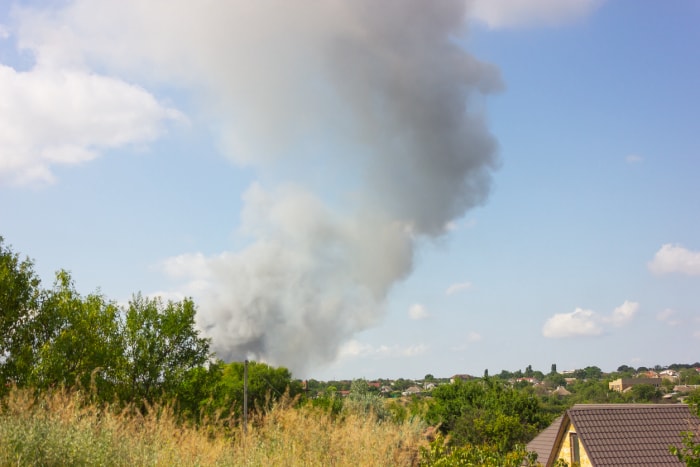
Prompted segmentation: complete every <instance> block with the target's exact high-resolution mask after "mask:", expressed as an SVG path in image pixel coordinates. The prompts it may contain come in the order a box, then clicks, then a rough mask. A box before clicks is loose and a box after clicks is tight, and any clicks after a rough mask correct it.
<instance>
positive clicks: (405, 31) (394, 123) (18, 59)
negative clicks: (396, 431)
mask: <svg viewBox="0 0 700 467" xmlns="http://www.w3.org/2000/svg"><path fill="white" fill-rule="evenodd" d="M313 3H314V2H307V1H301V0H300V1H298V2H297V3H294V4H291V3H290V4H289V9H287V10H285V9H280V8H279V7H276V6H274V5H272V4H271V3H266V2H259V3H256V4H255V6H251V5H248V4H247V3H246V2H240V3H238V2H231V3H230V4H227V5H224V6H222V5H220V4H219V5H218V6H211V5H210V7H211V8H201V9H197V8H196V7H192V6H191V3H190V2H186V1H176V2H152V3H150V4H149V5H148V6H140V2H138V1H136V0H134V1H121V2H117V1H112V0H100V1H97V2H95V1H92V2H88V1H65V2H63V1H62V2H15V3H12V4H10V5H8V4H3V6H2V7H0V25H1V26H0V235H2V236H3V237H4V238H5V241H6V242H7V243H9V244H10V245H12V246H13V248H14V250H15V251H19V252H22V253H24V254H27V255H29V256H30V257H32V258H34V259H35V260H36V269H37V271H38V272H39V273H40V274H41V277H42V279H43V281H44V284H45V286H49V285H50V284H51V281H52V275H53V272H54V271H56V270H57V269H59V268H64V269H67V270H69V271H71V273H72V274H73V278H74V280H75V282H76V285H77V287H78V289H79V290H80V291H81V292H83V293H89V292H92V291H95V290H96V289H99V290H100V291H101V292H102V293H104V294H105V295H106V296H107V297H108V298H110V299H113V300H116V301H119V302H121V303H125V302H126V301H128V299H129V297H130V296H131V294H132V293H134V292H137V291H142V292H143V293H145V294H154V295H155V294H160V295H162V296H164V297H165V298H173V299H178V298H180V297H183V296H186V295H191V296H193V297H194V298H195V300H196V301H197V303H198V304H199V309H200V315H201V317H200V322H199V324H200V326H201V327H202V329H203V330H204V332H206V333H207V334H208V335H210V336H211V337H212V338H213V343H214V347H215V349H216V350H217V353H218V354H220V355H221V356H223V357H224V358H231V359H234V358H244V357H249V358H257V359H264V360H266V361H269V362H271V363H273V364H282V365H286V366H289V367H290V368H291V369H292V371H293V373H294V374H295V375H296V376H299V377H315V378H317V379H336V378H357V377H366V378H376V377H422V376H423V375H425V374H427V373H432V374H434V375H436V376H450V375H452V374H456V373H471V374H477V375H478V374H481V373H483V371H484V369H488V370H489V372H490V373H492V374H493V373H498V372H500V371H501V370H502V369H508V370H515V369H518V368H521V369H522V368H525V367H526V366H527V365H532V366H533V368H536V369H541V370H543V371H547V370H549V368H550V365H551V364H553V363H554V364H557V367H558V368H559V369H574V368H579V367H584V366H588V365H597V366H599V367H601V368H602V369H603V370H606V371H610V370H614V369H615V368H617V367H618V366H619V365H622V364H626V365H632V366H651V365H655V364H662V365H663V364H670V363H674V362H686V363H692V362H695V361H697V360H698V349H699V348H700V309H698V303H700V300H698V299H699V298H700V220H699V217H698V215H697V211H698V208H697V206H698V203H699V202H700V185H699V184H698V182H697V181H698V175H699V174H700V143H699V142H698V141H699V140H698V137H697V135H698V134H700V87H698V85H697V83H698V82H700V49H699V48H698V47H697V46H696V45H697V44H698V43H700V29H699V28H698V27H697V25H698V23H699V21H700V6H699V5H698V3H697V2H694V1H691V0H680V1H677V2H655V1H650V0H649V1H647V0H643V1H631V0H630V1H624V0H617V1H611V0H609V1H590V0H570V1H551V0H519V1H516V0H512V1H506V0H503V1H491V2H487V1H476V2H473V3H472V4H470V6H469V7H468V8H465V4H464V3H460V2H458V1H445V2H431V3H430V4H429V5H427V4H425V3H422V2H417V1H410V2H405V3H403V4H401V5H399V6H397V5H393V4H390V3H389V2H387V3H374V2H343V1H340V0H338V1H329V2H327V3H325V4H323V5H324V6H323V7H322V8H312V4H313ZM166 4H167V5H166ZM164 12H165V13H164ZM234 26H236V27H234ZM455 57H456V58H455ZM464 63H467V64H468V65H467V66H466V71H465V69H464V68H461V67H462V66H463V64H464ZM3 103H4V104H3ZM455 109H457V110H455ZM446 167H447V168H448V169H447V170H446V169H445V168H446ZM485 180H486V181H488V183H485V184H484V183H483V182H484V181H485ZM465 181H466V182H465Z"/></svg>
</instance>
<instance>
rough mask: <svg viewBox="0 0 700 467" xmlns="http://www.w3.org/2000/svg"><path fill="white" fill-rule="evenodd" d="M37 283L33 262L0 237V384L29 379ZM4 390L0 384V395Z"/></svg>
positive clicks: (3, 386)
mask: <svg viewBox="0 0 700 467" xmlns="http://www.w3.org/2000/svg"><path fill="white" fill-rule="evenodd" d="M39 286H40V281H39V278H38V276H37V275H36V273H35V272H34V263H33V262H32V261H30V260H29V259H20V256H19V255H18V254H16V253H14V252H12V250H11V249H10V247H8V246H5V245H4V239H3V238H2V237H0V381H2V382H3V383H4V382H6V381H7V382H11V383H14V384H20V385H22V384H24V383H26V381H27V379H28V378H29V373H30V371H31V365H32V353H33V352H32V351H33V344H34V329H33V326H31V324H34V317H35V315H36V311H37V308H38V304H39V295H40V288H39ZM6 390H7V386H6V385H5V384H2V385H0V395H2V394H3V393H4V392H5V391H6Z"/></svg>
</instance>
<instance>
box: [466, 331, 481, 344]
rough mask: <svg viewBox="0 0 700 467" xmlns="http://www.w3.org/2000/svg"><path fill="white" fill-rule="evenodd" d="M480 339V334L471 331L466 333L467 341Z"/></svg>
mask: <svg viewBox="0 0 700 467" xmlns="http://www.w3.org/2000/svg"><path fill="white" fill-rule="evenodd" d="M481 339H482V337H481V334H479V333H478V332H474V331H471V332H469V334H467V342H479V341H480V340H481Z"/></svg>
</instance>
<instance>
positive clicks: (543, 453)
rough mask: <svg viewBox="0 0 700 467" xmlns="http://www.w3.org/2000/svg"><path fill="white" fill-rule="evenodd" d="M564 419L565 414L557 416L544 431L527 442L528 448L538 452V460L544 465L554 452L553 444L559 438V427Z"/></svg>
mask: <svg viewBox="0 0 700 467" xmlns="http://www.w3.org/2000/svg"><path fill="white" fill-rule="evenodd" d="M563 419H564V416H563V415H561V416H560V417H557V418H556V419H555V420H554V421H553V422H552V424H551V425H549V427H547V428H545V430H544V431H542V432H541V433H540V434H539V435H537V436H535V438H534V439H533V440H532V441H530V442H529V443H527V450H528V451H534V452H536V453H537V462H539V463H540V464H542V465H547V461H549V456H550V455H551V453H552V446H554V442H555V441H556V439H557V433H558V432H559V427H560V426H561V421H562V420H563Z"/></svg>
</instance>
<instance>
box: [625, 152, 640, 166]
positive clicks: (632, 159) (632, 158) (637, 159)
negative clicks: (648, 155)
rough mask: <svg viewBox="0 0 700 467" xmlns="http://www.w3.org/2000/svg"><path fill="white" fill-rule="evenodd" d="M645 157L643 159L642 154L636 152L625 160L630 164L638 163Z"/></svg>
mask: <svg viewBox="0 0 700 467" xmlns="http://www.w3.org/2000/svg"><path fill="white" fill-rule="evenodd" d="M643 160H644V159H642V156H638V155H636V154H630V155H628V156H627V157H625V162H627V163H628V164H638V163H640V162H642V161H643Z"/></svg>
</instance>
